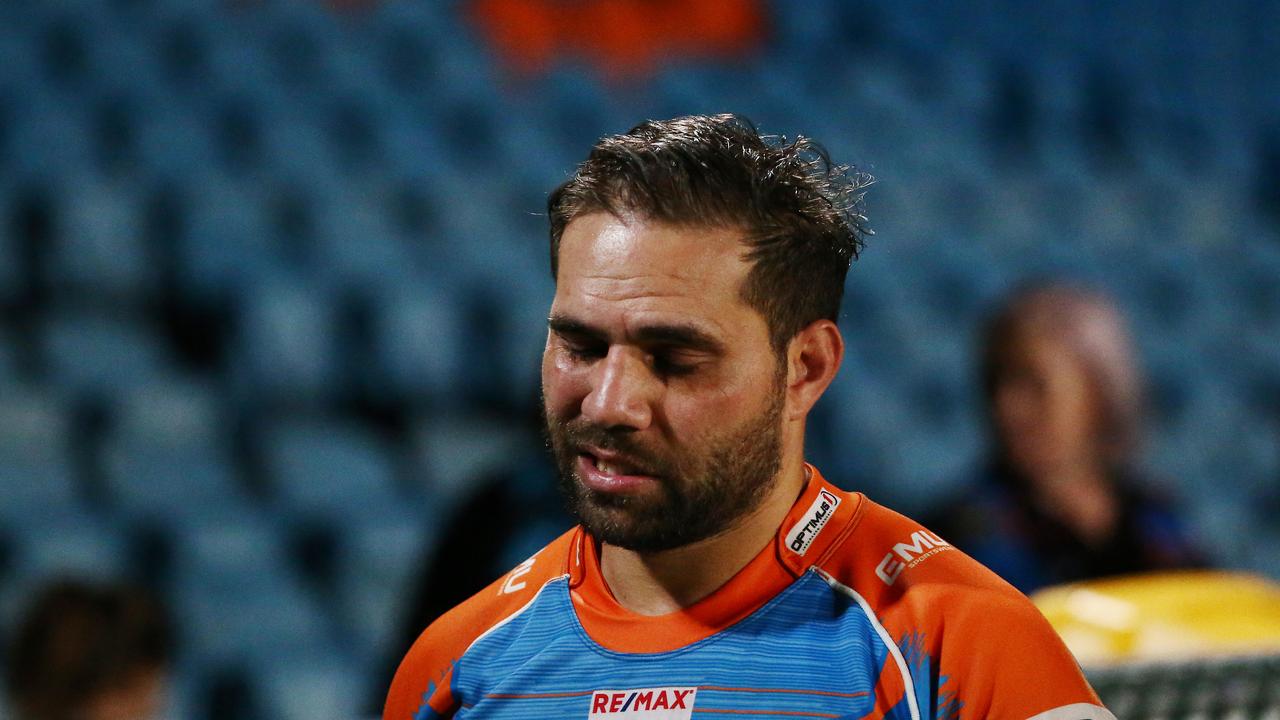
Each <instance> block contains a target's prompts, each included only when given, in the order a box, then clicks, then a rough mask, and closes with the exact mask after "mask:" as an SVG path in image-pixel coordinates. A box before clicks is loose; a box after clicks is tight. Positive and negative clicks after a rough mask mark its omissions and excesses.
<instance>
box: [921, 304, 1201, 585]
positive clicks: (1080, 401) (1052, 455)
mask: <svg viewBox="0 0 1280 720" xmlns="http://www.w3.org/2000/svg"><path fill="white" fill-rule="evenodd" d="M982 380H983V390H984V393H985V398H986V408H987V417H988V420H989V424H990V434H991V438H992V448H991V452H990V456H989V457H988V459H987V461H986V462H985V464H984V466H983V468H982V472H981V474H980V477H979V478H978V481H977V484H976V487H974V488H970V489H969V490H968V491H967V492H966V494H965V495H964V496H963V497H962V498H959V499H957V500H956V501H953V502H951V503H947V504H945V505H943V506H942V507H943V508H945V514H944V515H941V516H940V517H935V518H933V520H932V523H930V526H931V527H934V528H935V529H936V530H937V531H938V532H939V533H940V534H941V535H942V537H944V538H946V539H947V540H948V541H950V542H952V543H954V544H955V545H956V546H957V547H959V548H960V549H962V550H964V551H965V552H967V553H969V554H970V555H972V556H973V557H974V558H976V559H977V560H978V561H979V562H981V563H983V564H984V565H986V566H987V567H989V568H991V569H992V570H994V571H996V573H997V574H999V575H1000V576H1001V577H1003V578H1004V579H1005V580H1007V581H1009V582H1010V583H1012V584H1013V585H1014V586H1016V587H1017V588H1018V589H1019V590H1022V591H1023V592H1027V593H1029V592H1031V591H1033V590H1035V589H1037V588H1039V587H1042V586H1045V585H1053V584H1057V583H1062V582H1069V581H1073V580H1081V579H1086V578H1094V577H1101V576H1107V575H1117V574H1123V573H1132V572H1140V571H1144V570H1156V569H1170V568H1178V567H1189V566H1197V565H1201V564H1203V561H1202V556H1201V554H1200V552H1199V551H1198V550H1197V549H1196V547H1195V546H1194V545H1193V543H1192V542H1191V541H1190V540H1189V538H1188V533H1187V530H1186V527H1185V526H1184V524H1183V523H1182V522H1181V521H1180V520H1179V518H1178V517H1177V516H1176V515H1175V514H1174V512H1173V511H1172V509H1171V507H1170V505H1169V503H1168V502H1167V501H1165V500H1164V499H1162V498H1160V497H1159V496H1158V495H1157V494H1155V493H1153V492H1152V491H1151V490H1150V489H1149V488H1146V487H1144V486H1143V483H1142V480H1141V478H1140V477H1139V476H1138V474H1137V472H1136V468H1135V464H1134V460H1135V456H1136V452H1135V451H1136V449H1137V446H1138V444H1139V440H1140V435H1141V429H1142V428H1141V425H1142V418H1141V415H1142V388H1141V385H1142V381H1141V378H1140V373H1139V371H1138V368H1137V366H1136V363H1135V360H1134V353H1133V350H1132V347H1131V345H1130V340H1129V336H1128V333H1127V331H1126V328H1125V324H1124V322H1123V320H1122V318H1121V317H1120V314H1119V313H1118V312H1117V310H1116V309H1115V307H1114V306H1113V305H1112V303H1111V302H1110V301H1109V300H1108V299H1107V298H1105V297H1104V296H1102V295H1100V294H1098V293H1096V292H1093V291H1089V290H1084V289H1081V288H1076V287H1072V286H1070V285H1065V284H1059V283H1045V284H1037V285H1032V286H1029V287H1027V288H1025V289H1023V290H1021V291H1019V292H1016V293H1014V294H1013V296H1012V297H1011V298H1010V299H1009V300H1008V301H1007V302H1006V303H1005V304H1004V306H1003V307H1002V308H1001V309H1000V310H999V311H998V312H997V313H996V315H995V316H994V317H993V318H992V320H991V321H990V323H989V324H988V326H987V328H986V332H985V336H984V338H983V347H982Z"/></svg>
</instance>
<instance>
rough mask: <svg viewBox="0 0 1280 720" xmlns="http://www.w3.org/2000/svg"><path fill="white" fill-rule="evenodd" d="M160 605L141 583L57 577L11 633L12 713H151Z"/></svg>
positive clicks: (156, 696) (161, 630)
mask: <svg viewBox="0 0 1280 720" xmlns="http://www.w3.org/2000/svg"><path fill="white" fill-rule="evenodd" d="M170 633H171V630H170V624H169V618H168V615H167V613H166V612H165V610H164V608H163V607H162V606H161V605H160V603H159V601H157V600H156V599H155V598H154V597H153V596H151V595H150V594H149V593H147V592H144V591H142V590H140V589H136V588H131V587H121V586H114V585H89V584H85V583H81V582H76V581H63V582H59V583H56V584H54V585H51V586H49V587H48V588H46V589H45V590H44V591H43V592H41V593H40V594H39V595H38V596H37V597H36V599H35V601H34V602H33V603H32V604H31V606H30V607H29V608H28V610H27V612H26V613H25V615H24V616H23V617H22V618H21V621H20V623H19V625H18V627H17V628H16V631H15V633H14V635H13V643H12V645H11V647H10V649H9V657H8V668H7V677H6V683H7V685H8V691H9V698H10V705H11V707H12V710H13V712H14V716H15V718H16V720H150V719H151V718H159V717H161V716H162V714H163V712H164V709H165V703H164V700H165V695H166V692H165V690H166V687H165V686H166V681H167V677H168V675H169V667H170V655H171V648H170V643H171V637H170Z"/></svg>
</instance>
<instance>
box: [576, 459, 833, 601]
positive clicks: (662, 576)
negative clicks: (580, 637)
mask: <svg viewBox="0 0 1280 720" xmlns="http://www.w3.org/2000/svg"><path fill="white" fill-rule="evenodd" d="M806 474H807V471H806V470H805V467H804V462H803V460H801V458H800V456H799V455H796V456H795V457H794V458H793V459H791V460H790V461H788V460H786V459H784V460H783V464H782V467H781V468H780V469H779V471H778V477H777V482H775V483H774V486H773V489H772V490H770V492H769V494H768V495H767V496H766V497H765V499H764V501H763V502H761V503H760V506H759V507H757V508H756V509H755V510H753V511H752V512H750V513H748V514H746V515H745V516H743V517H742V518H740V519H739V520H738V522H736V523H734V524H733V526H732V527H730V528H729V529H728V530H726V531H724V532H722V533H720V534H719V535H715V536H713V537H710V538H707V539H705V540H700V541H698V542H696V543H692V544H689V545H686V546H684V547H679V548H674V549H672V550H665V551H662V552H656V553H642V552H635V551H632V550H627V549H625V548H620V547H617V546H614V545H603V544H602V546H601V548H600V571H601V572H602V573H603V574H604V579H605V582H606V583H607V584H608V586H609V589H610V591H612V592H613V596H614V597H615V598H616V599H617V600H618V603H619V604H621V605H622V606H623V607H625V608H626V609H628V610H630V611H631V612H634V613H636V614H638V615H650V616H653V615H665V614H667V613H671V612H675V611H677V610H680V609H682V608H686V607H688V606H690V605H693V604H694V603H696V602H698V601H699V600H701V599H703V598H704V597H706V596H708V595H710V594H711V593H712V592H714V591H715V590H716V589H717V588H719V587H720V586H721V585H723V584H725V583H726V582H728V580H729V578H731V577H733V576H734V575H735V574H737V572H738V571H739V570H741V569H742V568H744V567H746V565H747V563H749V562H751V559H752V558H754V557H755V556H756V555H757V554H759V553H760V551H761V550H762V549H764V548H765V547H766V546H767V545H768V544H769V543H771V542H773V539H774V537H776V536H777V533H778V527H779V526H780V525H781V524H782V521H783V519H784V518H785V517H786V516H787V512H788V511H790V509H791V506H792V505H793V504H795V501H796V498H797V497H799V496H800V493H801V492H802V491H803V489H804V486H805V482H806V481H807V479H808V478H807V477H806Z"/></svg>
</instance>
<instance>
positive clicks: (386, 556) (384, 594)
mask: <svg viewBox="0 0 1280 720" xmlns="http://www.w3.org/2000/svg"><path fill="white" fill-rule="evenodd" d="M440 515H441V514H440V513H439V512H438V511H437V510H436V509H435V508H429V507H423V508H421V509H419V510H418V511H416V512H401V513H399V514H384V515H382V516H380V517H378V518H376V519H370V520H365V521H361V522H353V523H349V524H347V526H346V527H344V528H343V530H342V533H341V538H340V541H339V543H338V547H337V560H336V565H337V568H336V576H337V577H336V579H337V582H336V588H335V596H336V597H335V605H336V609H337V616H338V621H339V623H341V627H342V628H343V629H344V631H345V634H346V636H347V637H349V638H350V639H351V642H350V646H351V649H352V651H353V652H354V654H355V655H356V656H357V657H361V658H363V659H365V660H367V661H372V662H375V663H376V662H378V661H379V660H380V659H381V658H380V657H379V656H380V655H381V654H382V653H385V652H386V651H387V648H388V647H391V646H393V645H394V644H395V643H397V642H401V641H402V639H401V638H396V637H394V636H393V633H394V632H396V631H397V630H398V629H399V627H400V625H401V622H402V618H404V617H405V616H406V615H407V614H408V612H409V607H408V605H407V603H408V602H409V601H410V600H411V598H410V597H409V592H408V589H409V588H410V587H411V586H412V584H413V581H414V577H415V574H416V573H417V572H418V571H419V570H420V568H421V567H422V566H423V563H425V562H426V561H427V559H428V558H429V557H430V554H431V550H432V548H433V546H434V540H435V535H436V534H437V533H438V532H439V530H440V528H439V525H440V523H441V522H442V521H443V518H442V517H441V516H440ZM517 562H519V561H517Z"/></svg>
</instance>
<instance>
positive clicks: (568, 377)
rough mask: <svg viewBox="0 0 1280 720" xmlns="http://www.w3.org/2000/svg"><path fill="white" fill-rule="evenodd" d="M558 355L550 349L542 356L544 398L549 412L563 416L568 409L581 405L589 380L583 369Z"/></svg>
mask: <svg viewBox="0 0 1280 720" xmlns="http://www.w3.org/2000/svg"><path fill="white" fill-rule="evenodd" d="M557 355H558V353H556V352H555V351H554V350H552V349H550V348H548V349H547V350H546V351H545V352H544V353H543V355H542V398H543V402H544V403H545V404H546V407H547V411H548V412H550V413H553V414H555V415H558V416H563V415H565V413H566V412H567V410H568V409H570V408H573V407H574V406H580V405H581V402H582V398H583V397H585V396H586V394H587V387H586V384H587V380H586V377H585V374H584V373H583V372H582V370H581V369H577V368H574V367H573V365H572V364H571V363H569V362H567V361H566V360H565V359H564V358H560V357H557Z"/></svg>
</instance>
